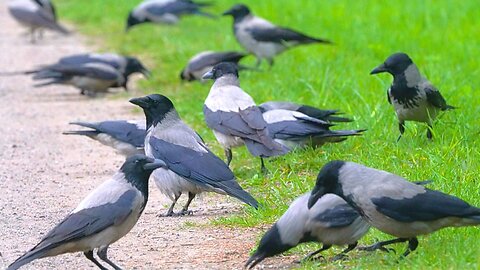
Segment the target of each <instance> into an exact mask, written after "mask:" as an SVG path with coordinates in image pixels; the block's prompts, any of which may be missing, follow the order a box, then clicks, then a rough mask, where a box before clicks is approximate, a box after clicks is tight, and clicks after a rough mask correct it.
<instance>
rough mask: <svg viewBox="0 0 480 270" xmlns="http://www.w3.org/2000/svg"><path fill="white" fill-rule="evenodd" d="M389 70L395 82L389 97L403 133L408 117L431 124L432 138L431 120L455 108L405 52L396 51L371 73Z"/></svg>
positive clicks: (429, 131)
mask: <svg viewBox="0 0 480 270" xmlns="http://www.w3.org/2000/svg"><path fill="white" fill-rule="evenodd" d="M382 72H388V73H390V74H392V76H393V83H392V85H391V86H390V88H389V89H388V92H387V99H388V102H389V103H390V104H392V105H393V107H394V108H395V112H396V114H397V118H398V126H399V130H400V136H398V139H397V141H398V140H400V138H401V137H402V134H403V133H404V131H405V121H416V122H422V123H426V124H427V125H428V130H427V138H428V139H432V138H433V134H432V122H433V120H435V118H436V116H437V114H438V113H439V112H440V111H446V110H448V109H454V108H455V107H453V106H450V105H447V102H446V101H445V99H444V98H443V96H442V95H441V94H440V92H439V91H438V90H437V88H436V87H435V86H433V85H432V84H431V83H430V82H429V81H428V80H427V79H426V78H425V77H423V76H422V74H420V71H419V70H418V68H417V65H415V63H413V61H412V59H410V57H409V56H408V55H407V54H405V53H394V54H392V55H390V56H389V57H388V58H387V60H385V62H384V63H383V64H381V65H379V66H378V67H376V68H375V69H374V70H372V71H371V72H370V74H377V73H382Z"/></svg>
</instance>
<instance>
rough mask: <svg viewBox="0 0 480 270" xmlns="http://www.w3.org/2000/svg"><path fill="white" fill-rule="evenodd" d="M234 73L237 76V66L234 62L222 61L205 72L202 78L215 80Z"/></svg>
mask: <svg viewBox="0 0 480 270" xmlns="http://www.w3.org/2000/svg"><path fill="white" fill-rule="evenodd" d="M228 74H230V75H235V77H237V78H238V66H237V65H236V64H235V63H230V62H222V63H220V64H217V65H215V66H214V67H213V68H212V70H211V71H209V72H207V73H205V74H204V75H203V77H202V79H212V80H216V79H218V78H220V77H222V76H225V75H228Z"/></svg>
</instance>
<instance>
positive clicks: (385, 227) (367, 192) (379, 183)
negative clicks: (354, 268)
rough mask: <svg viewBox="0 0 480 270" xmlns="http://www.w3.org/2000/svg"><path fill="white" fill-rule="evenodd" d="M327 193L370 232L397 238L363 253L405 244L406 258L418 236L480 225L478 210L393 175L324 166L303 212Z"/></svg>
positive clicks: (342, 163)
mask: <svg viewBox="0 0 480 270" xmlns="http://www.w3.org/2000/svg"><path fill="white" fill-rule="evenodd" d="M327 193H333V194H336V195H338V196H340V197H341V198H343V199H344V200H345V201H346V202H347V203H348V204H350V206H352V207H353V208H354V209H355V210H357V211H358V212H359V213H360V215H362V217H364V218H365V220H367V222H369V223H370V225H371V226H372V227H375V228H377V229H379V230H380V231H382V232H384V233H387V234H390V235H393V236H395V237H398V238H397V239H393V240H389V241H385V242H379V243H377V244H374V245H372V246H369V247H366V248H363V249H364V250H376V249H381V250H386V248H384V246H386V245H389V244H393V243H399V242H408V248H407V250H406V251H405V253H404V254H403V255H404V256H407V255H408V254H409V253H410V252H411V251H414V250H415V249H416V248H417V246H418V240H417V236H419V235H424V234H430V233H432V232H434V231H437V230H439V229H442V228H445V227H460V226H472V225H479V224H480V208H476V207H473V206H471V205H469V204H468V203H466V202H465V201H463V200H461V199H459V198H457V197H454V196H451V195H448V194H445V193H442V192H439V191H435V190H431V189H428V188H425V187H423V186H421V185H417V184H415V183H411V182H408V181H407V180H406V179H404V178H403V177H400V176H398V175H395V174H392V173H389V172H386V171H381V170H377V169H373V168H369V167H366V166H363V165H360V164H357V163H354V162H345V161H338V160H337V161H332V162H329V163H327V164H326V165H325V166H324V167H323V168H322V169H321V170H320V173H319V174H318V177H317V182H316V184H315V187H314V189H313V191H312V194H311V197H310V198H309V200H308V207H309V208H311V207H313V206H314V205H315V203H316V202H317V200H318V199H320V198H321V197H322V196H323V195H324V194H327Z"/></svg>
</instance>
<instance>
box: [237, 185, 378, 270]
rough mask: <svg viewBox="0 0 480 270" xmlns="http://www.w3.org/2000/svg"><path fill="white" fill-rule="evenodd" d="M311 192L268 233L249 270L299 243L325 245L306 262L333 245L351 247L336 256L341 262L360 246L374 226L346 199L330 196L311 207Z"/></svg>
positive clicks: (248, 264)
mask: <svg viewBox="0 0 480 270" xmlns="http://www.w3.org/2000/svg"><path fill="white" fill-rule="evenodd" d="M309 197H310V193H307V194H304V195H302V196H301V197H299V198H297V199H296V200H295V201H294V202H293V203H292V204H291V205H290V207H289V208H288V210H287V211H286V212H285V214H283V216H282V217H281V218H280V219H279V220H278V221H277V222H276V223H275V224H274V225H273V226H272V227H271V228H270V229H269V230H268V231H267V232H266V233H265V235H264V236H263V237H262V240H260V244H259V245H258V248H257V250H256V251H255V253H254V254H253V255H252V256H251V257H250V259H248V261H247V263H246V264H245V267H246V268H248V269H250V268H253V267H254V266H255V265H257V264H258V263H260V262H261V261H263V260H264V259H265V258H268V257H272V256H275V255H277V254H280V253H283V252H285V251H287V250H289V249H291V248H293V247H295V246H297V245H298V244H301V243H306V242H318V243H322V244H323V247H322V248H321V249H319V250H317V251H314V252H312V253H310V254H309V255H307V257H305V259H304V260H307V259H310V258H312V257H313V256H315V255H316V254H318V253H320V252H322V251H324V250H327V249H329V248H330V247H331V246H332V245H337V246H343V245H348V247H347V248H346V249H345V250H344V251H342V252H341V253H340V254H338V255H337V256H335V257H334V260H337V259H340V258H342V257H343V256H345V254H346V253H348V252H349V251H351V250H353V249H354V248H355V247H356V246H357V241H358V240H359V239H360V238H362V237H363V236H364V235H365V234H366V233H367V232H368V229H370V225H368V223H367V222H365V220H364V219H363V218H362V217H361V216H360V215H359V214H358V213H357V211H355V210H354V209H353V208H352V207H350V206H349V205H348V204H347V203H346V202H345V201H344V200H342V199H341V198H340V197H338V196H336V195H333V194H326V195H325V196H323V197H322V198H320V199H319V200H317V201H316V202H315V204H314V205H313V206H312V207H310V208H308V207H307V202H308V199H309Z"/></svg>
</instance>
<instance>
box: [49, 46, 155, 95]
mask: <svg viewBox="0 0 480 270" xmlns="http://www.w3.org/2000/svg"><path fill="white" fill-rule="evenodd" d="M58 63H59V64H62V65H73V66H78V65H85V64H88V63H103V64H107V65H109V66H112V67H113V68H115V69H116V70H118V71H119V72H120V73H122V75H123V77H124V78H125V81H124V83H123V84H122V85H113V86H112V87H123V88H125V90H128V89H127V83H128V79H129V77H130V75H132V74H134V73H141V74H143V75H144V76H145V77H147V78H148V77H150V75H151V72H150V71H149V70H148V69H147V68H146V67H145V66H144V65H143V63H142V62H141V61H140V60H138V58H136V57H131V56H123V55H119V54H116V53H86V54H74V55H71V56H66V57H63V58H60V60H59V61H58Z"/></svg>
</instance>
